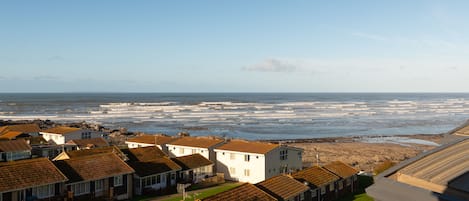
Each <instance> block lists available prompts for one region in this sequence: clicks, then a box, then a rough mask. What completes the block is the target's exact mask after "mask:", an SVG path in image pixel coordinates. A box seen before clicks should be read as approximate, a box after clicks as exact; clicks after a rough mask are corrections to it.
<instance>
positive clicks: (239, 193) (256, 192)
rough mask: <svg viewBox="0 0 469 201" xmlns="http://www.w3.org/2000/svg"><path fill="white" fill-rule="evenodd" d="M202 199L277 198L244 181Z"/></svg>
mask: <svg viewBox="0 0 469 201" xmlns="http://www.w3.org/2000/svg"><path fill="white" fill-rule="evenodd" d="M202 200H204V201H270V200H272V201H273V200H277V199H276V198H274V197H272V196H271V195H269V194H267V193H266V192H264V191H262V190H261V189H259V188H257V187H256V186H254V185H253V184H250V183H245V184H243V185H241V186H238V187H236V188H233V189H231V190H228V191H225V192H222V193H219V194H216V195H214V196H211V197H208V198H205V199H202Z"/></svg>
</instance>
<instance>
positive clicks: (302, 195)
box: [300, 193, 305, 201]
mask: <svg viewBox="0 0 469 201" xmlns="http://www.w3.org/2000/svg"><path fill="white" fill-rule="evenodd" d="M304 200H305V193H301V194H300V201H304Z"/></svg>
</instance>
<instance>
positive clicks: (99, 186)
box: [94, 179, 104, 192]
mask: <svg viewBox="0 0 469 201" xmlns="http://www.w3.org/2000/svg"><path fill="white" fill-rule="evenodd" d="M94 189H95V191H96V192H100V191H103V190H104V180H103V179H101V180H97V181H95V182H94Z"/></svg>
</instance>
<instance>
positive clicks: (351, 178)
mask: <svg viewBox="0 0 469 201" xmlns="http://www.w3.org/2000/svg"><path fill="white" fill-rule="evenodd" d="M323 168H324V169H326V170H328V171H329V172H332V173H333V174H335V175H337V176H338V177H340V180H339V181H337V182H336V184H337V188H336V192H337V196H339V197H340V196H342V195H345V194H349V193H353V192H355V191H357V190H358V175H357V174H358V170H356V169H355V168H352V167H350V166H349V165H347V164H345V163H343V162H341V161H334V162H331V163H328V164H326V165H324V166H323Z"/></svg>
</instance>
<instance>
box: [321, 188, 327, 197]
mask: <svg viewBox="0 0 469 201" xmlns="http://www.w3.org/2000/svg"><path fill="white" fill-rule="evenodd" d="M324 194H326V187H325V186H323V187H321V195H324Z"/></svg>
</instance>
